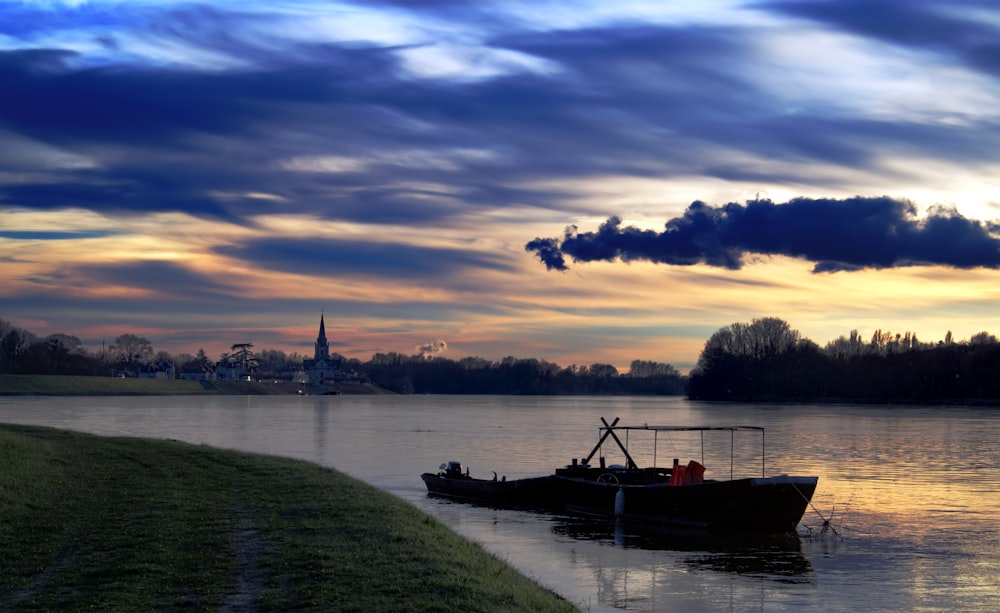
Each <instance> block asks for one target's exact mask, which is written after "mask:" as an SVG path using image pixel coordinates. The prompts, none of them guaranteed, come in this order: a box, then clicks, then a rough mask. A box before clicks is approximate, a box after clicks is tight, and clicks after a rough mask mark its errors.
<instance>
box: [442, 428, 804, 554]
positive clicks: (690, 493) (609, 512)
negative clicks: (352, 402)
mask: <svg viewBox="0 0 1000 613" xmlns="http://www.w3.org/2000/svg"><path fill="white" fill-rule="evenodd" d="M601 422H602V424H603V426H602V427H600V428H599V437H598V442H597V444H596V445H595V446H594V448H593V449H592V450H591V452H590V453H589V454H587V455H586V456H585V457H583V458H582V459H580V460H577V459H576V458H574V459H573V460H572V461H571V464H569V465H567V466H564V467H562V468H557V469H556V470H555V472H554V474H552V475H549V476H545V477H532V478H526V479H517V480H512V481H506V480H497V479H495V478H494V479H473V478H472V477H470V476H469V474H468V471H466V472H465V473H463V472H462V468H461V464H460V463H458V462H449V463H447V464H442V466H441V471H440V472H439V473H438V474H437V475H434V474H431V473H425V474H424V475H423V479H424V482H425V483H426V484H427V488H428V491H429V492H430V493H432V494H437V495H445V496H448V497H451V498H456V499H462V500H469V501H476V502H485V503H487V504H491V505H494V506H515V505H516V506H531V507H535V508H539V509H544V510H550V511H555V512H562V513H566V514H568V515H576V516H582V517H596V518H606V519H614V520H615V521H620V522H624V523H631V524H644V525H651V526H657V527H660V528H667V529H676V530H698V531H712V532H722V531H726V532H744V533H757V534H782V533H793V532H794V531H795V528H796V526H797V525H798V523H799V521H801V519H802V516H803V515H804V514H805V511H806V509H807V508H808V506H809V504H810V503H811V501H812V496H813V494H814V493H815V491H816V486H817V484H818V482H819V478H818V477H815V476H790V475H778V476H771V477H768V476H766V474H765V469H766V466H765V457H764V434H765V431H764V428H761V427H757V426H651V425H648V424H643V425H636V426H626V425H618V422H619V419H617V418H616V419H615V420H614V421H613V422H612V423H610V424H609V423H608V422H607V421H606V420H605V419H604V418H603V417H602V418H601ZM682 432H687V433H691V432H693V433H698V434H700V437H701V448H702V456H701V461H698V460H695V459H691V460H690V461H688V462H687V463H686V464H681V463H680V462H679V460H678V459H676V458H675V459H674V460H673V464H672V465H671V466H669V467H659V466H657V465H656V457H657V442H658V440H657V439H658V438H659V437H660V436H661V435H664V434H667V435H669V434H670V433H682ZM708 432H728V433H729V434H730V467H729V468H730V470H729V478H728V479H724V478H706V470H707V469H706V467H705V466H704V445H705V434H706V433H708ZM619 433H622V434H624V435H625V437H626V440H628V438H629V435H632V436H635V435H636V434H638V433H645V434H652V436H653V439H654V440H653V444H652V450H653V451H652V453H653V465H652V466H649V467H639V466H638V465H637V464H636V462H635V460H634V459H633V458H632V456H631V455H630V453H629V449H628V446H627V445H626V444H624V443H622V441H621V438H620V437H619V436H618V434H619ZM746 433H751V434H759V435H760V441H761V453H760V462H761V464H760V476H759V477H756V476H755V477H740V478H735V477H734V473H735V466H734V455H735V454H734V452H733V451H732V450H733V449H734V448H735V445H734V440H735V436H736V435H737V434H741V435H742V434H746ZM608 439H610V440H611V441H613V442H614V443H615V444H616V445H617V447H618V448H619V450H620V451H621V452H622V454H623V455H624V458H625V463H624V464H611V465H609V464H607V463H606V458H605V456H604V455H603V453H602V451H603V447H604V445H605V444H606V443H607V442H608ZM595 456H597V458H598V465H597V466H591V464H590V462H591V460H593V459H594V457H595ZM494 477H495V473H494Z"/></svg>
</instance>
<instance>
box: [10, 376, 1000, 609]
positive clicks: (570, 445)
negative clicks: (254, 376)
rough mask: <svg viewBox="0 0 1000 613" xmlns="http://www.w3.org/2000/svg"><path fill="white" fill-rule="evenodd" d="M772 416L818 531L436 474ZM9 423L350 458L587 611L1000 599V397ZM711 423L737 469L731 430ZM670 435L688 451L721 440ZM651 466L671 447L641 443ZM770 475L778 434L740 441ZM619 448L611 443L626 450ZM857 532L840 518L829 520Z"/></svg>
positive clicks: (251, 412)
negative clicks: (647, 429) (687, 519)
mask: <svg viewBox="0 0 1000 613" xmlns="http://www.w3.org/2000/svg"><path fill="white" fill-rule="evenodd" d="M602 416H603V417H605V418H607V419H609V420H610V419H613V418H614V417H620V418H621V423H622V424H643V423H648V424H650V425H652V424H656V425H737V424H738V425H754V426H764V427H765V428H767V435H766V449H767V463H766V465H765V467H764V470H765V471H766V473H767V474H768V475H769V476H770V475H774V474H783V473H785V474H800V475H818V476H819V487H818V489H817V492H816V495H815V497H814V498H813V508H811V509H809V510H808V511H807V513H806V516H805V517H804V518H803V522H802V525H800V534H801V535H802V536H801V537H800V538H798V539H790V540H786V541H781V542H773V541H766V542H754V543H747V542H729V541H727V542H719V541H714V540H713V541H705V540H703V539H695V540H690V539H677V538H670V537H665V536H658V535H650V534H642V533H635V532H633V531H631V530H629V529H622V528H620V527H616V526H614V525H613V524H601V523H592V522H584V521H580V520H574V519H572V518H566V517H560V516H555V515H544V514H534V513H528V512H521V511H508V510H493V509H487V508H481V507H474V506H468V505H464V504H457V503H450V502H446V501H442V500H437V499H433V498H429V497H428V496H427V495H426V490H425V489H424V485H423V483H422V482H421V481H420V478H419V475H420V473H421V472H428V471H429V472H434V471H436V469H437V466H438V465H439V464H440V463H441V462H444V461H446V460H459V461H461V462H463V463H464V464H465V465H466V466H468V467H469V468H470V470H471V473H472V474H473V476H480V477H490V476H492V471H496V472H497V473H499V474H501V475H505V476H507V477H508V478H518V477H524V476H533V475H542V474H548V473H550V472H551V471H552V469H553V468H555V467H556V466H562V465H565V464H568V463H569V462H570V461H571V459H572V458H580V457H583V456H585V455H586V454H587V453H589V451H590V449H591V447H592V446H593V445H594V443H595V442H596V440H597V435H598V430H597V428H598V426H599V425H600V418H601V417H602ZM0 422H6V423H22V424H36V425H45V426H54V427H59V428H68V429H72V430H79V431H84V432H91V433H95V434H101V435H127V436H143V437H155V438H171V439H179V440H183V441H188V442H193V443H201V444H207V445H211V446H214V447H222V448H228V449H239V450H245V451H251V452H257V453H265V454H272V455H281V456H288V457H294V458H300V459H304V460H308V461H311V462H315V463H318V464H321V465H324V466H330V467H333V468H336V469H338V470H341V471H343V472H345V473H347V474H350V475H353V476H355V477H357V478H359V479H362V480H364V481H366V482H368V483H370V484H372V485H374V486H376V487H379V488H381V489H384V490H386V491H388V492H391V493H392V494H395V495H396V496H399V497H400V498H402V499H404V500H406V501H407V502H409V503H411V504H413V505H415V506H417V507H418V508H420V509H421V510H423V511H425V512H427V513H429V514H431V515H433V516H435V517H436V518H438V519H440V520H441V521H442V522H444V523H445V524H447V525H449V526H451V527H452V529H454V530H455V531H456V532H458V533H459V534H461V535H463V536H465V537H467V538H470V539H472V540H475V541H477V542H479V543H481V544H482V545H483V546H485V547H486V548H487V549H488V550H490V551H491V552H493V553H495V554H496V555H498V556H499V557H501V558H502V559H504V560H506V561H507V562H508V563H510V564H512V565H513V566H515V567H517V568H518V569H519V570H521V571H522V572H524V573H525V574H527V575H528V576H530V577H532V578H533V579H535V580H536V581H538V582H539V583H541V584H543V585H545V586H547V587H549V588H551V589H553V590H555V591H556V592H558V593H559V594H561V595H562V596H564V597H565V598H567V599H568V600H570V601H571V602H573V603H574V604H576V605H577V606H578V607H579V608H580V609H581V610H583V611H619V610H629V611H685V612H698V611H740V612H742V611H824V612H828V611H852V612H854V611H966V612H974V613H985V612H996V611H1000V529H998V526H1000V462H998V457H1000V453H998V449H997V447H998V441H1000V410H997V409H980V408H971V407H885V406H881V407H880V406H852V405H780V406H776V405H775V406H771V405H744V404H711V403H695V402H689V401H687V400H684V399H680V398H646V397H642V398H638V397H613V398H594V397H507V396H483V397H479V396H350V395H346V396H316V397H286V396H252V397H243V396H221V397H220V396H197V397H195V396H191V397H155V396H153V397H150V396H146V397H127V398H126V397H72V398H45V397H40V398H12V397H0ZM721 436H722V437H723V438H718V439H712V438H711V436H709V437H708V438H706V441H705V464H706V465H707V467H708V473H707V474H706V476H707V477H712V476H713V475H717V476H719V477H723V478H728V476H729V473H730V470H731V467H730V462H729V455H730V446H731V441H730V439H729V435H728V434H724V435H721ZM660 437H661V438H659V439H658V441H657V451H656V453H657V454H658V457H657V460H658V463H659V464H660V465H668V464H669V463H670V461H671V459H672V458H673V457H679V458H680V459H681V461H682V462H685V461H686V460H687V459H690V458H695V459H700V458H701V456H700V454H701V442H700V441H698V440H689V439H687V438H684V436H682V435H677V436H672V437H663V435H660ZM629 445H630V451H631V452H633V455H636V456H638V457H636V460H637V461H639V463H640V464H644V463H647V464H648V463H649V461H651V460H652V453H653V450H652V446H644V445H645V443H643V442H641V441H640V440H638V438H637V439H636V440H634V441H630V443H629ZM733 449H734V451H735V453H736V457H737V462H736V464H735V466H734V467H733V469H732V470H734V471H735V472H736V473H737V476H741V474H740V473H745V474H742V476H756V475H759V474H760V471H761V465H760V459H759V456H755V455H754V454H755V452H759V449H760V439H759V438H751V439H749V440H748V441H747V442H742V441H737V443H736V444H735V445H734V446H733ZM611 455H612V454H609V458H610V459H609V461H612V462H613V461H615V459H614V458H613V457H611ZM825 519H828V520H830V525H831V526H832V527H833V528H834V529H835V530H836V532H837V534H833V533H832V532H830V531H826V532H823V531H822V527H823V524H824V520H825Z"/></svg>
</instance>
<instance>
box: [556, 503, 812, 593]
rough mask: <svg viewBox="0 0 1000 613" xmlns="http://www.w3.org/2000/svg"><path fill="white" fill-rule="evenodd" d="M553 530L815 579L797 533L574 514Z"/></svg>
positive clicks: (754, 572)
mask: <svg viewBox="0 0 1000 613" xmlns="http://www.w3.org/2000/svg"><path fill="white" fill-rule="evenodd" d="M552 532H553V533H554V534H556V535H557V536H561V537H568V538H572V539H575V540H583V541H592V542H596V543H599V544H601V545H606V546H609V547H615V548H619V549H644V550H649V551H654V552H655V551H662V552H669V553H672V554H674V557H675V558H676V559H678V560H680V561H681V562H683V563H685V564H687V565H689V566H692V567H696V568H698V569H703V570H712V571H717V572H725V573H732V574H736V575H746V576H753V577H758V578H762V579H771V580H775V581H780V582H783V583H808V582H810V581H811V580H812V572H813V568H812V565H811V564H810V563H809V560H808V559H807V558H806V557H805V555H803V553H802V540H801V538H800V537H799V535H798V534H796V533H790V534H745V533H718V532H708V531H701V530H676V529H666V528H660V527H656V526H639V525H634V524H629V525H625V524H623V523H622V522H618V521H602V520H589V519H581V518H574V517H565V518H559V519H557V520H556V521H555V523H553V525H552Z"/></svg>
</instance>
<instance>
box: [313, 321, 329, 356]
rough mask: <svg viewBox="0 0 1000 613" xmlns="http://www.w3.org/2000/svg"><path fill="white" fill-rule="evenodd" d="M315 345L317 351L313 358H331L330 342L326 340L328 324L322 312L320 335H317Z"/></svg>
mask: <svg viewBox="0 0 1000 613" xmlns="http://www.w3.org/2000/svg"><path fill="white" fill-rule="evenodd" d="M315 347H316V352H315V356H314V358H313V359H315V360H317V361H318V360H329V359H330V343H329V342H327V340H326V324H325V322H324V321H323V314H322V313H320V316H319V335H317V336H316V345H315Z"/></svg>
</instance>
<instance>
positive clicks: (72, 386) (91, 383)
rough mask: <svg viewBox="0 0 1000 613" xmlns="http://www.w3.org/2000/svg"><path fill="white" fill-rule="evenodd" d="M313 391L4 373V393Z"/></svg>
mask: <svg viewBox="0 0 1000 613" xmlns="http://www.w3.org/2000/svg"><path fill="white" fill-rule="evenodd" d="M331 389H332V390H335V391H337V392H339V393H341V394H386V393H390V392H387V391H386V390H383V389H381V388H379V387H377V386H374V385H335V386H332V387H331ZM300 391H305V392H307V393H309V392H311V391H313V390H312V388H311V387H309V386H303V385H300V384H298V383H288V382H279V383H264V382H256V381H180V380H175V381H168V380H165V379H118V378H115V377H77V376H69V375H0V396H177V395H191V394H198V395H200V394H230V395H254V396H259V395H275V394H298V393H299V392H300Z"/></svg>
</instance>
